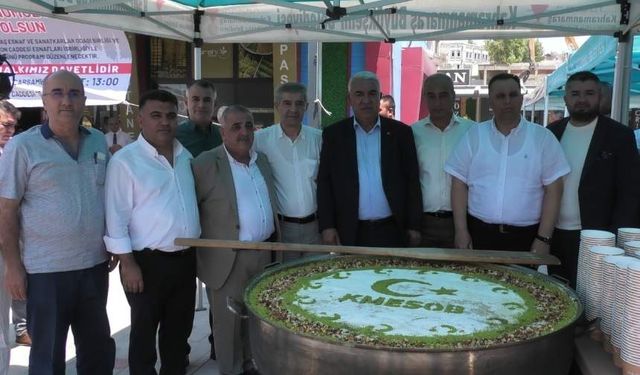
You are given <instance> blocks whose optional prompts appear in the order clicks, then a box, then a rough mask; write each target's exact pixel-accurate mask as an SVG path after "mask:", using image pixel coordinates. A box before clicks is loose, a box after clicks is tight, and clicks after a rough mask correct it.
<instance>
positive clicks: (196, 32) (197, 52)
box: [193, 9, 204, 79]
mask: <svg viewBox="0 0 640 375" xmlns="http://www.w3.org/2000/svg"><path fill="white" fill-rule="evenodd" d="M203 15H204V11H203V10H200V9H196V10H195V11H194V13H193V78H194V79H201V78H202V44H203V40H202V38H201V37H200V21H201V18H202V16H203Z"/></svg>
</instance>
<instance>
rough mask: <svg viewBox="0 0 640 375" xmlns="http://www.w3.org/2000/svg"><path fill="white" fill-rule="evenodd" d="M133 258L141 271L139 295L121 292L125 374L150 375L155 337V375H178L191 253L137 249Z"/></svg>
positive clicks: (190, 289) (189, 318)
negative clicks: (127, 321) (125, 318)
mask: <svg viewBox="0 0 640 375" xmlns="http://www.w3.org/2000/svg"><path fill="white" fill-rule="evenodd" d="M133 256H134V258H135V260H136V263H137V264H138V266H139V267H140V270H141V272H142V280H143V283H144V289H143V291H142V293H125V294H126V296H127V301H129V306H131V333H130V335H129V373H130V374H131V375H150V374H156V370H155V364H156V360H157V354H156V332H157V334H158V348H159V351H160V363H161V365H160V374H163V375H164V374H166V375H181V374H184V373H185V358H186V356H187V353H188V349H187V340H188V339H189V334H190V333H191V328H192V327H193V315H194V309H195V299H196V256H195V251H194V250H193V249H187V250H183V251H182V252H179V253H175V254H173V253H163V252H161V251H158V250H143V251H134V252H133Z"/></svg>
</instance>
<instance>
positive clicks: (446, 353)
mask: <svg viewBox="0 0 640 375" xmlns="http://www.w3.org/2000/svg"><path fill="white" fill-rule="evenodd" d="M315 259H318V258H315ZM309 261H313V260H308V259H304V260H300V261H296V262H292V263H288V264H286V265H280V266H276V267H274V268H272V269H269V270H267V271H265V272H264V273H263V274H261V275H259V276H257V277H256V278H254V279H253V280H252V281H251V283H250V284H249V286H248V287H247V289H246V290H245V302H246V301H247V298H248V295H249V292H250V291H251V290H252V289H253V287H254V286H255V284H256V283H258V282H259V281H260V280H261V279H262V278H264V277H266V276H268V275H270V274H271V273H273V272H278V271H281V270H283V269H285V268H289V267H296V266H298V265H300V264H304V263H307V262H309ZM498 267H505V268H509V269H511V270H516V271H518V272H523V273H527V274H531V275H535V277H541V278H544V280H545V281H547V282H549V283H553V284H555V285H556V286H558V287H559V288H560V289H561V290H564V291H565V292H566V293H567V294H568V295H570V296H571V298H572V299H573V300H575V301H576V303H577V304H578V308H577V312H576V316H575V317H574V319H573V320H572V321H571V322H570V323H569V324H568V325H567V326H565V327H562V328H560V329H559V330H557V331H555V332H552V333H549V334H547V335H545V336H541V337H537V338H534V339H530V340H526V341H521V342H518V343H511V344H501V345H496V346H493V347H489V348H482V349H475V350H434V349H397V348H388V347H379V346H367V345H357V344H347V343H335V342H329V341H324V340H321V339H318V338H316V337H311V336H305V335H302V334H299V333H295V332H293V331H290V330H288V329H284V328H280V327H276V326H274V325H272V324H271V323H269V322H266V321H265V320H263V319H262V318H261V317H259V316H257V315H256V314H255V311H253V310H252V309H251V307H250V306H249V304H247V305H248V306H249V309H248V312H249V329H250V340H251V349H252V354H253V359H254V362H255V364H256V366H257V368H258V370H259V371H260V373H261V374H263V375H303V374H304V375H360V374H367V375H375V374H380V375H401V374H402V375H405V374H406V375H410V374H416V375H417V374H420V375H424V374H437V375H440V374H446V375H451V374H467V375H481V374H487V375H502V374H504V375H527V374H531V375H554V374H558V375H566V374H568V373H569V369H570V367H571V361H572V358H573V347H574V327H575V323H576V320H577V319H578V318H579V317H580V315H581V314H582V305H581V304H580V302H579V300H578V298H577V297H576V295H575V292H574V291H573V290H571V289H570V288H568V287H566V286H564V285H562V284H560V283H558V282H557V281H555V280H554V279H552V278H550V277H548V276H546V275H543V274H540V273H538V272H535V271H533V270H531V269H528V268H523V267H518V266H498Z"/></svg>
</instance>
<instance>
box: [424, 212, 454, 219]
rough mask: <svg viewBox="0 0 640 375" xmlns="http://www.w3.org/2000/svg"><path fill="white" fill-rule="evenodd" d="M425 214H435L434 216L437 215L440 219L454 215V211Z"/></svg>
mask: <svg viewBox="0 0 640 375" xmlns="http://www.w3.org/2000/svg"><path fill="white" fill-rule="evenodd" d="M423 214H424V215H428V216H433V217H437V218H440V219H448V218H450V217H453V212H451V211H442V210H441V211H435V212H424V213H423Z"/></svg>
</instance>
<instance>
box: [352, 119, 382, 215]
mask: <svg viewBox="0 0 640 375" xmlns="http://www.w3.org/2000/svg"><path fill="white" fill-rule="evenodd" d="M353 128H354V130H355V132H356V153H357V158H358V183H359V187H360V190H359V193H358V199H359V201H358V219H359V220H377V219H383V218H386V217H389V216H391V207H390V206H389V201H388V200H387V196H386V195H385V193H384V188H383V187H382V164H381V160H382V157H381V148H382V147H381V144H380V142H381V138H380V133H381V132H382V127H381V125H380V117H378V121H377V122H376V124H375V125H374V126H373V128H372V129H371V130H369V131H368V132H367V131H365V130H364V129H363V128H362V126H361V125H360V124H359V123H358V120H356V118H355V117H354V118H353Z"/></svg>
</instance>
